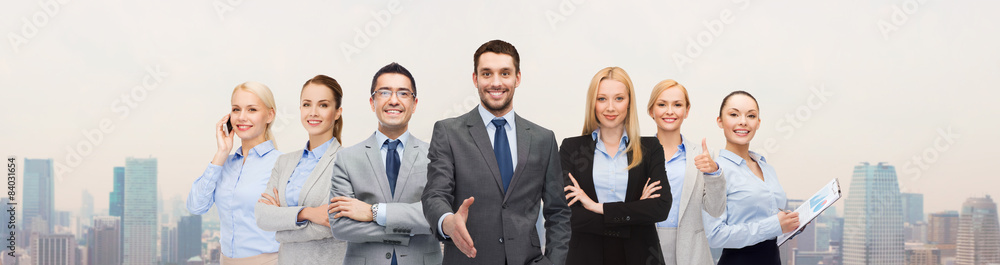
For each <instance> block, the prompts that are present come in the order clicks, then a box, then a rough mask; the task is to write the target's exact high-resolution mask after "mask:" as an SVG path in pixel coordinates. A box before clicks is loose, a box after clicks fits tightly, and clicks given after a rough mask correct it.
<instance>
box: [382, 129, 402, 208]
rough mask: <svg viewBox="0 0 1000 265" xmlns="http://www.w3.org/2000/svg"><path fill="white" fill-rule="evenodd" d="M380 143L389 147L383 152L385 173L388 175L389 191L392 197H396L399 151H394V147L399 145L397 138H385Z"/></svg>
mask: <svg viewBox="0 0 1000 265" xmlns="http://www.w3.org/2000/svg"><path fill="white" fill-rule="evenodd" d="M382 145H383V146H388V149H389V150H388V151H387V152H385V175H386V176H387V177H389V192H390V193H391V196H392V197H396V179H397V178H398V177H399V153H396V147H397V146H398V145H399V140H395V141H389V139H386V140H385V143H384V144H382Z"/></svg>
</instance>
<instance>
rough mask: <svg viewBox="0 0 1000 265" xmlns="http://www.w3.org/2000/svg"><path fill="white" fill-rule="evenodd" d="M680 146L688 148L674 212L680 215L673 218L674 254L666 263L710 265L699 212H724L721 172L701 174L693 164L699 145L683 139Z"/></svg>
mask: <svg viewBox="0 0 1000 265" xmlns="http://www.w3.org/2000/svg"><path fill="white" fill-rule="evenodd" d="M684 146H685V147H686V148H688V149H687V152H686V154H687V167H686V168H685V170H684V172H685V173H684V190H683V191H682V193H681V202H680V209H678V211H677V213H678V214H680V217H679V218H678V219H677V220H678V221H677V230H676V237H675V238H674V239H673V244H674V246H676V248H677V252H676V254H675V255H674V256H675V257H676V258H677V260H676V261H675V262H673V263H671V262H670V261H667V264H695V265H697V264H707V265H711V264H714V261H713V260H712V253H711V250H710V249H709V247H708V238H707V237H705V226H704V225H703V224H702V213H701V212H702V210H704V211H705V212H706V213H708V214H710V215H712V216H714V217H718V216H720V215H722V213H723V211H725V209H726V178H725V176H724V174H725V172H722V173H720V174H718V175H715V176H710V175H705V173H702V172H701V171H700V170H698V167H696V166H695V165H694V157H695V156H697V155H698V154H701V152H703V151H702V150H701V145H699V144H695V143H692V142H691V141H686V140H685V141H684ZM658 229H664V228H658ZM660 238H661V241H663V240H664V238H663V237H662V236H661V237H660ZM667 240H670V239H667ZM664 245H665V244H664ZM664 251H666V250H664ZM665 256H666V255H665Z"/></svg>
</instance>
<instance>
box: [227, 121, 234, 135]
mask: <svg viewBox="0 0 1000 265" xmlns="http://www.w3.org/2000/svg"><path fill="white" fill-rule="evenodd" d="M226 131H227V132H228V133H229V134H232V133H233V121H232V120H227V121H226Z"/></svg>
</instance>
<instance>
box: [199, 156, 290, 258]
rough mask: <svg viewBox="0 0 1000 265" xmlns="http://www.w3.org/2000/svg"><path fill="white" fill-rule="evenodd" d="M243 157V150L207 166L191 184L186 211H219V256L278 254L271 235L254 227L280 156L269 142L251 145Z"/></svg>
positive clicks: (238, 256) (272, 234)
mask: <svg viewBox="0 0 1000 265" xmlns="http://www.w3.org/2000/svg"><path fill="white" fill-rule="evenodd" d="M247 153H248V155H247V156H246V157H244V156H243V147H240V148H238V149H237V150H236V153H234V154H232V155H229V158H227V159H226V162H225V163H224V164H223V165H222V166H217V165H214V164H211V163H210V164H208V168H206V169H205V172H203V173H202V174H201V176H200V177H198V179H197V180H195V181H194V184H193V185H191V193H189V194H188V199H187V208H188V211H190V212H191V213H192V214H197V215H201V214H205V213H206V212H208V210H209V209H211V208H212V205H213V204H214V205H216V207H217V208H218V212H219V221H220V223H221V230H222V237H221V238H220V239H219V241H220V243H221V244H222V254H223V255H226V257H230V258H245V257H250V256H256V255H260V254H263V253H275V252H278V241H275V239H274V232H267V231H264V230H261V229H260V228H259V227H257V219H256V218H255V216H254V206H255V205H256V204H257V200H258V199H260V194H261V193H262V192H264V189H265V188H267V181H268V180H270V178H271V169H272V168H274V163H275V161H277V160H278V156H280V155H281V154H282V153H281V151H278V150H276V149H274V145H273V144H272V143H271V141H265V142H263V143H260V144H258V145H257V146H254V147H253V148H252V149H250V151H249V152H247Z"/></svg>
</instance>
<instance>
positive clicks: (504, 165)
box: [493, 118, 514, 192]
mask: <svg viewBox="0 0 1000 265" xmlns="http://www.w3.org/2000/svg"><path fill="white" fill-rule="evenodd" d="M504 125H507V120H505V119H504V118H496V119H493V126H495V127H497V132H496V134H494V135H493V154H494V155H496V157H497V166H499V167H500V179H501V180H503V191H504V192H507V186H510V179H511V178H513V177H514V161H512V160H511V157H510V143H508V142H507V130H504V128H503V126H504Z"/></svg>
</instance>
